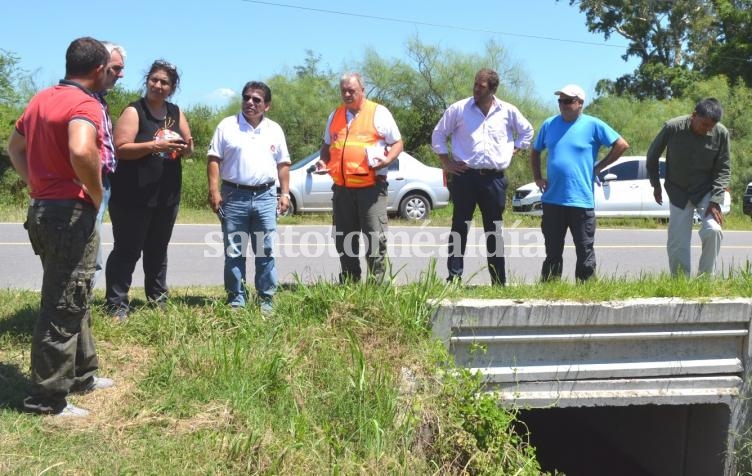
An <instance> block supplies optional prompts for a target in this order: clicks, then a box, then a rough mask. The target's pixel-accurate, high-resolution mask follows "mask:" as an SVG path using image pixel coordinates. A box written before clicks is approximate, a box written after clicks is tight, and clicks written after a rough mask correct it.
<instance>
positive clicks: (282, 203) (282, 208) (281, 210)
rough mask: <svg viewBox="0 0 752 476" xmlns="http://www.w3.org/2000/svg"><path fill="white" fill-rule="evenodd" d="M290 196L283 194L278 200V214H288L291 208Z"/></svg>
mask: <svg viewBox="0 0 752 476" xmlns="http://www.w3.org/2000/svg"><path fill="white" fill-rule="evenodd" d="M289 195H290V194H289V193H283V194H281V195H280V196H279V198H278V199H277V214H279V215H284V214H285V213H286V212H287V209H288V208H290V199H289V198H288V196H289Z"/></svg>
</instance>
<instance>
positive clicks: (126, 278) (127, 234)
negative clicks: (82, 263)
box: [105, 203, 178, 311]
mask: <svg viewBox="0 0 752 476" xmlns="http://www.w3.org/2000/svg"><path fill="white" fill-rule="evenodd" d="M177 216H178V205H173V206H169V207H155V208H146V207H141V208H129V207H123V206H121V205H115V204H113V203H110V220H111V221H112V235H113V238H114V241H115V242H114V246H113V249H112V253H110V257H109V258H107V267H106V268H105V278H106V280H107V291H106V295H107V307H108V308H109V309H110V310H111V311H114V310H117V309H126V310H127V309H128V306H129V302H130V301H129V299H128V291H129V290H130V288H131V282H132V280H133V271H134V270H135V269H136V263H137V262H138V260H139V258H140V257H141V253H142V252H143V255H144V257H143V267H144V291H145V292H146V299H147V300H149V301H153V302H160V301H163V300H164V299H166V298H167V245H168V244H169V243H170V237H172V229H173V227H174V226H175V219H176V218H177Z"/></svg>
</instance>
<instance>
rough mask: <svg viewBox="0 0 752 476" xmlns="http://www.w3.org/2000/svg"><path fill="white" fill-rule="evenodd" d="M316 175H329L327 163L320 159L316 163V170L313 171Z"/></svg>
mask: <svg viewBox="0 0 752 476" xmlns="http://www.w3.org/2000/svg"><path fill="white" fill-rule="evenodd" d="M313 173H314V174H319V175H324V174H326V173H329V167H328V166H327V165H326V162H324V161H323V160H321V159H319V160H317V161H316V168H315V169H313Z"/></svg>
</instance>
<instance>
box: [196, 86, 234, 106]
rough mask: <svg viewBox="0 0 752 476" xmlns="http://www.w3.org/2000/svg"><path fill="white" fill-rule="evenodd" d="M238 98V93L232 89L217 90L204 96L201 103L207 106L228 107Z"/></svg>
mask: <svg viewBox="0 0 752 476" xmlns="http://www.w3.org/2000/svg"><path fill="white" fill-rule="evenodd" d="M236 97H238V93H236V92H235V91H234V90H232V89H230V88H217V89H215V90H214V91H212V92H210V93H209V94H207V95H206V96H204V98H203V100H202V101H201V102H202V103H203V104H205V105H207V106H212V107H214V106H220V107H222V106H226V105H227V103H228V102H229V101H231V100H232V99H235V98H236Z"/></svg>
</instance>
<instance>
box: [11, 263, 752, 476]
mask: <svg viewBox="0 0 752 476" xmlns="http://www.w3.org/2000/svg"><path fill="white" fill-rule="evenodd" d="M140 293H141V290H138V289H137V290H134V296H139V295H140ZM750 295H752V269H750V267H749V266H748V267H747V268H746V269H741V270H739V271H736V272H734V273H733V274H729V275H726V276H722V277H719V278H718V279H693V280H688V279H670V278H668V277H666V276H644V277H642V278H640V279H638V280H630V281H627V280H620V279H600V280H593V281H590V282H587V283H585V284H582V285H576V284H573V283H568V282H559V283H547V284H535V285H525V286H515V287H506V288H503V289H498V288H491V287H487V286H477V287H476V286H473V287H463V286H455V285H449V286H447V285H445V284H444V283H443V282H442V281H441V280H440V279H439V278H438V277H437V276H436V275H435V273H433V272H432V271H429V273H427V275H426V276H424V277H423V278H422V279H421V280H420V281H419V282H416V283H413V284H410V285H407V286H399V287H397V286H383V287H381V286H365V285H348V286H337V285H332V284H330V283H323V282H322V283H316V284H312V285H302V284H298V283H292V284H287V285H286V286H285V287H284V289H283V290H282V291H281V292H280V293H279V294H278V297H277V302H276V307H275V311H274V314H273V315H272V316H270V317H268V318H263V317H262V316H261V315H260V314H259V312H258V310H256V309H255V308H253V307H249V308H247V309H245V310H243V311H240V312H232V311H231V310H230V309H228V308H227V307H226V306H225V305H224V304H223V303H222V297H223V296H222V291H221V289H219V288H181V289H175V290H173V294H172V298H171V300H170V302H169V304H168V306H167V308H166V309H164V310H160V309H155V308H151V307H148V306H146V304H145V303H144V302H143V301H140V300H138V299H136V300H135V302H134V304H135V311H134V312H133V313H132V314H131V316H130V318H129V320H128V321H127V322H126V323H124V324H117V323H115V322H113V321H112V320H111V319H109V318H108V317H107V316H106V315H105V314H104V313H103V312H102V310H101V305H102V296H101V294H97V296H96V299H95V304H96V306H95V309H94V315H93V317H94V330H95V336H96V339H97V343H98V348H99V352H100V358H101V362H102V368H101V373H102V375H106V376H111V377H113V378H114V379H116V381H117V383H118V385H117V386H116V387H115V388H112V389H107V390H103V391H99V392H94V393H92V394H89V395H85V396H77V397H72V398H71V401H73V402H74V403H75V404H77V405H80V406H82V407H84V408H88V409H90V410H92V415H91V416H90V417H89V418H87V419H84V420H79V421H71V420H68V421H58V420H56V419H54V418H51V417H35V416H30V415H25V414H21V413H19V412H18V407H19V405H20V403H21V400H22V398H23V394H24V386H25V385H26V381H27V378H28V371H27V369H28V367H29V354H28V351H29V346H30V338H31V333H32V330H33V325H34V320H35V316H36V313H37V310H38V299H39V296H38V294H37V293H36V292H32V291H14V290H2V291H0V381H1V382H2V385H0V473H3V474H18V475H21V474H42V473H49V474H325V473H329V474H421V475H422V474H504V475H507V474H515V475H537V474H540V468H539V465H538V463H537V461H536V459H535V449H534V448H532V447H531V446H530V445H529V444H528V443H527V441H526V440H525V438H524V437H522V436H521V435H519V434H517V433H515V432H514V430H513V423H514V421H515V415H514V414H513V413H509V412H507V411H505V410H503V409H501V408H500V407H498V406H497V405H496V402H495V401H494V400H493V399H491V398H490V397H486V396H482V395H483V394H482V393H481V394H480V395H481V396H479V390H481V389H482V388H481V384H480V382H479V380H478V377H477V376H473V375H469V374H468V373H467V372H461V371H460V372H447V370H451V369H452V367H451V363H450V362H449V358H448V356H447V355H446V353H445V351H444V348H443V346H442V345H440V344H439V343H437V342H435V341H434V340H433V339H432V338H431V335H430V328H429V321H430V316H431V314H432V311H433V309H432V308H431V305H430V304H429V303H430V302H433V301H432V300H433V299H436V298H445V299H458V298H464V297H476V298H509V299H519V300H529V299H550V300H562V299H565V300H576V301H600V300H618V299H627V298H633V297H665V296H676V297H686V298H700V299H703V298H711V297H727V296H750ZM749 448H752V439H749V440H746V441H745V442H744V443H743V447H742V448H740V455H741V456H743V458H745V460H744V461H742V462H741V463H742V465H746V466H744V467H745V468H747V467H750V466H752V463H750V461H747V460H746V459H748V458H749V455H750V454H752V451H750V450H749Z"/></svg>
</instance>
